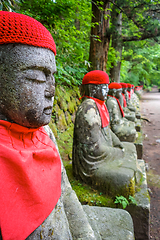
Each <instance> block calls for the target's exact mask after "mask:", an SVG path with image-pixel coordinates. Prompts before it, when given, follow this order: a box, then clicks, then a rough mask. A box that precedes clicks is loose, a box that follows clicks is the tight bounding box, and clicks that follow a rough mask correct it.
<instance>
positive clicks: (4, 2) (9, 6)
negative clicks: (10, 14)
mask: <svg viewBox="0 0 160 240" xmlns="http://www.w3.org/2000/svg"><path fill="white" fill-rule="evenodd" d="M18 2H19V1H18V0H0V10H3V11H11V10H13V9H15V6H17V3H18Z"/></svg>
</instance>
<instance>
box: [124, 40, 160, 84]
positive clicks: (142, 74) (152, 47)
mask: <svg viewBox="0 0 160 240" xmlns="http://www.w3.org/2000/svg"><path fill="white" fill-rule="evenodd" d="M159 50H160V46H159V44H157V43H155V42H153V41H151V40H145V41H140V42H134V45H133V44H132V43H126V44H125V47H124V48H123V53H122V62H121V77H120V79H121V82H131V83H133V84H134V85H139V84H140V85H141V84H143V85H144V86H145V87H148V86H150V85H152V84H156V85H158V80H159V73H160V72H159V69H160V66H159V65H160V64H159V60H160V53H159Z"/></svg>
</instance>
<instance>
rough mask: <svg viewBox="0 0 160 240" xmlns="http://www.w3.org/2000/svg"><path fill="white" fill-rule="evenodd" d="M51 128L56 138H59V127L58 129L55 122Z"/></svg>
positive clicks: (51, 124)
mask: <svg viewBox="0 0 160 240" xmlns="http://www.w3.org/2000/svg"><path fill="white" fill-rule="evenodd" d="M49 127H50V128H51V130H52V132H53V134H54V136H55V138H57V136H58V133H57V127H56V124H55V123H54V122H53V120H51V121H50V123H49Z"/></svg>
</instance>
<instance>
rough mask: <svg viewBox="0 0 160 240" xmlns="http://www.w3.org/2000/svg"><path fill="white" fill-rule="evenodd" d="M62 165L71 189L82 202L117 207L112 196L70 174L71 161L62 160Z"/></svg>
mask: <svg viewBox="0 0 160 240" xmlns="http://www.w3.org/2000/svg"><path fill="white" fill-rule="evenodd" d="M64 165H65V169H66V172H67V176H68V179H69V181H70V183H71V186H72V188H73V190H74V191H75V192H76V195H77V197H78V199H79V201H80V202H81V203H82V204H84V205H85V204H87V205H90V206H100V207H113V208H115V207H117V205H116V204H115V203H114V200H115V199H114V198H111V197H108V196H106V195H105V194H103V193H102V192H99V191H98V190H95V189H93V188H92V187H90V186H88V185H86V184H84V183H82V182H81V181H79V180H77V179H75V178H74V176H73V174H72V164H71V163H66V162H64Z"/></svg>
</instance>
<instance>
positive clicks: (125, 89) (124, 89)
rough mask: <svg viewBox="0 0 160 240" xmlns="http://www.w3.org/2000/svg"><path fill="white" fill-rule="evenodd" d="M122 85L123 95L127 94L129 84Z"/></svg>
mask: <svg viewBox="0 0 160 240" xmlns="http://www.w3.org/2000/svg"><path fill="white" fill-rule="evenodd" d="M120 84H121V86H122V93H123V94H126V92H127V89H128V85H127V83H120Z"/></svg>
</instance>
